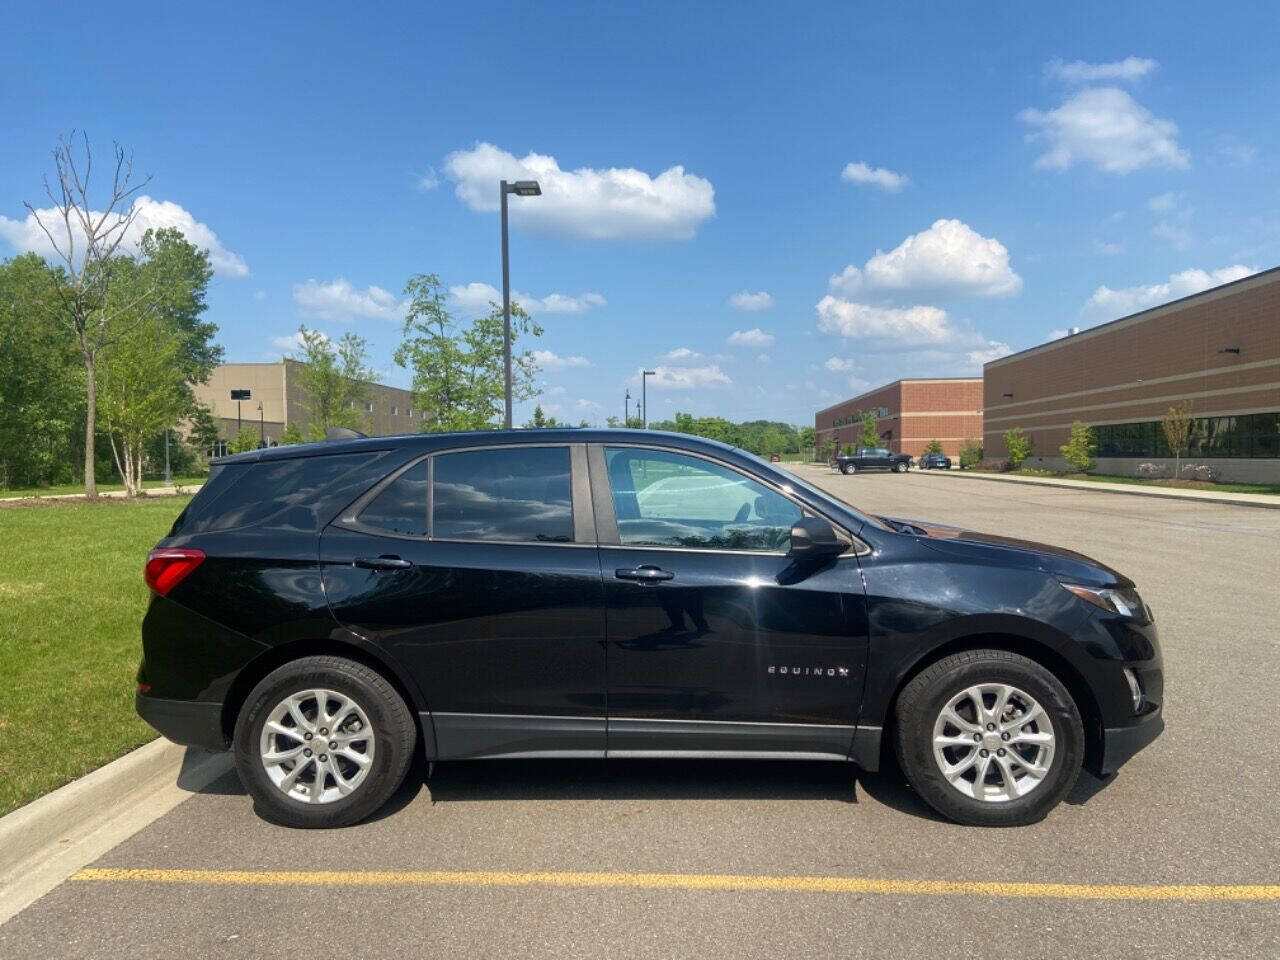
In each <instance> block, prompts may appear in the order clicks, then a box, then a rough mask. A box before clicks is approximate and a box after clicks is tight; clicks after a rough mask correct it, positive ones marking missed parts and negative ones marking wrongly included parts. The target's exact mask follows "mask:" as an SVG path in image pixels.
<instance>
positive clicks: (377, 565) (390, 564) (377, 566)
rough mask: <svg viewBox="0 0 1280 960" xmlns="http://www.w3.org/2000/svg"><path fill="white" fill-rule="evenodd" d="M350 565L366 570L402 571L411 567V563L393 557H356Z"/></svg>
mask: <svg viewBox="0 0 1280 960" xmlns="http://www.w3.org/2000/svg"><path fill="white" fill-rule="evenodd" d="M351 563H352V565H354V566H357V567H364V569H366V570H403V569H405V568H406V567H412V566H413V562H412V561H410V560H401V559H400V558H399V557H393V556H381V557H356V558H355V559H354V560H352V561H351Z"/></svg>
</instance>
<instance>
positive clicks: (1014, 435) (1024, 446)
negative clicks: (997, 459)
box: [1004, 427, 1033, 470]
mask: <svg viewBox="0 0 1280 960" xmlns="http://www.w3.org/2000/svg"><path fill="white" fill-rule="evenodd" d="M1032 446H1033V443H1032V441H1031V438H1030V437H1029V436H1027V433H1026V431H1025V430H1023V429H1022V428H1021V427H1014V428H1013V429H1012V430H1006V431H1005V432H1004V448H1005V450H1007V451H1008V453H1009V464H1010V466H1012V467H1013V469H1015V470H1017V469H1018V467H1020V466H1021V465H1022V463H1023V461H1024V460H1026V459H1027V458H1028V457H1030V456H1031V448H1032Z"/></svg>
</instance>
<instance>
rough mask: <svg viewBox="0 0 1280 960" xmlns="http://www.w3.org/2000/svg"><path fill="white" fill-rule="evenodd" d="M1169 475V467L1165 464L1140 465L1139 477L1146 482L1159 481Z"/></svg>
mask: <svg viewBox="0 0 1280 960" xmlns="http://www.w3.org/2000/svg"><path fill="white" fill-rule="evenodd" d="M1168 475H1169V467H1168V465H1167V464H1164V463H1140V464H1138V476H1140V477H1142V479H1144V480H1159V479H1161V478H1162V477H1167V476H1168Z"/></svg>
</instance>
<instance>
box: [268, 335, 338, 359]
mask: <svg viewBox="0 0 1280 960" xmlns="http://www.w3.org/2000/svg"><path fill="white" fill-rule="evenodd" d="M316 333H318V334H320V339H321V340H323V341H324V342H326V343H328V342H329V335H328V334H327V333H324V332H323V331H321V330H317V331H316ZM271 345H272V346H273V347H275V348H276V350H278V351H279V352H280V353H281V354H282V355H287V354H293V353H298V352H299V351H300V350H302V348H303V346H304V345H303V342H302V334H301V333H300V332H298V331H296V330H295V331H294V332H293V333H291V334H289V335H288V336H287V337H272V338H271Z"/></svg>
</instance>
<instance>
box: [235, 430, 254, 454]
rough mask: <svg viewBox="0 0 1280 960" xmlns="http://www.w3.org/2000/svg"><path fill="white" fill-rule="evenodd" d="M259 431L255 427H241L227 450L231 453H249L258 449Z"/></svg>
mask: <svg viewBox="0 0 1280 960" xmlns="http://www.w3.org/2000/svg"><path fill="white" fill-rule="evenodd" d="M258 441H259V437H258V431H257V430H254V429H253V427H241V428H240V432H239V433H238V434H236V435H235V436H234V437H232V438H231V442H230V443H228V444H227V450H228V451H230V452H231V453H247V452H249V451H250V450H257V449H258Z"/></svg>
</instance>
